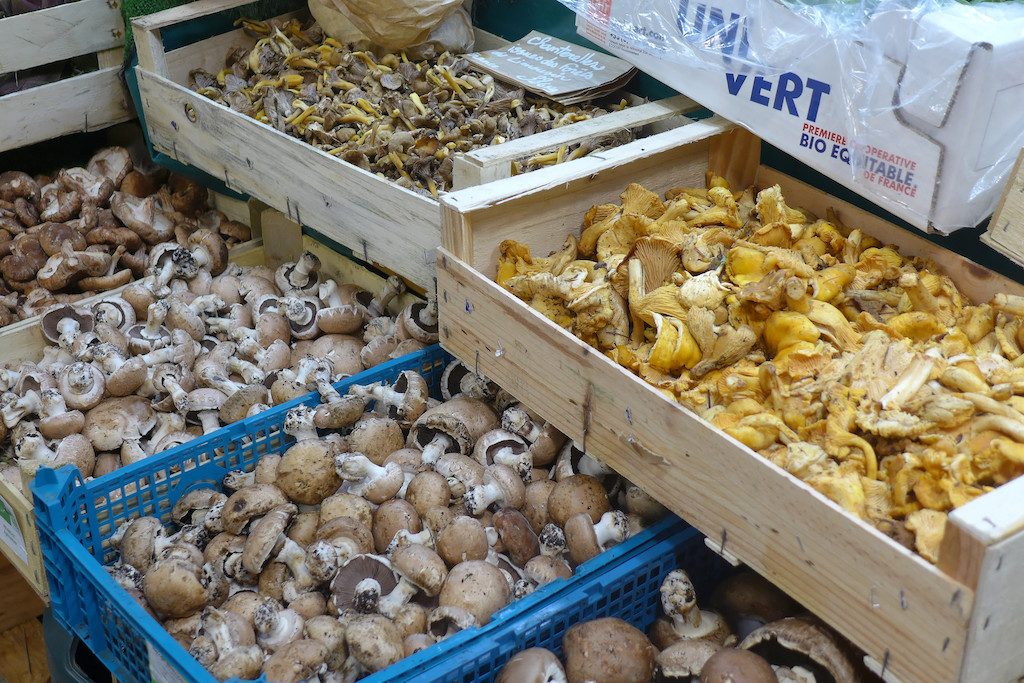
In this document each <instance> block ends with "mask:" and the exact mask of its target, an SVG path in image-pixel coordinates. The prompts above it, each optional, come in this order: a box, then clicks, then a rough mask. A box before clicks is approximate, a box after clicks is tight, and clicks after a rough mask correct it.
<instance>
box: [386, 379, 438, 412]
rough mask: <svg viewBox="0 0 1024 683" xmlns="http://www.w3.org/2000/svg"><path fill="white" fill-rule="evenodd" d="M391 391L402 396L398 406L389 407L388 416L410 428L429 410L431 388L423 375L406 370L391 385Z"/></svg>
mask: <svg viewBox="0 0 1024 683" xmlns="http://www.w3.org/2000/svg"><path fill="white" fill-rule="evenodd" d="M391 390H392V391H395V392H397V393H400V394H402V400H401V402H400V403H399V404H398V405H393V404H392V405H388V407H387V413H386V414H387V416H388V417H390V418H393V419H395V420H398V421H399V422H403V423H405V424H406V426H408V425H409V424H411V423H412V422H413V421H414V420H416V419H418V418H419V417H420V416H421V415H422V414H423V413H424V412H425V411H426V410H427V399H429V398H430V386H429V385H428V384H427V381H426V380H425V379H423V375H421V374H420V373H418V372H416V371H414V370H404V371H402V372H401V373H400V374H399V375H398V379H396V380H395V382H394V383H393V384H392V385H391Z"/></svg>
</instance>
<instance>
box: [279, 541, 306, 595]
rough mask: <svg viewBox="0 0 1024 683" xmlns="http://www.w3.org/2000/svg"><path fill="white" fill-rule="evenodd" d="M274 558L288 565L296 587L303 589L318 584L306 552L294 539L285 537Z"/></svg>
mask: <svg viewBox="0 0 1024 683" xmlns="http://www.w3.org/2000/svg"><path fill="white" fill-rule="evenodd" d="M274 559H275V560H276V561H277V562H283V563H284V564H286V565H288V570H289V571H290V572H291V573H292V577H293V578H294V581H295V584H294V585H295V588H296V589H299V590H303V589H306V588H309V587H311V586H313V585H314V584H316V581H315V580H314V579H313V575H312V574H310V573H309V568H308V567H306V552H305V551H304V550H303V549H302V546H300V545H299V544H298V543H296V542H295V541H293V540H292V539H290V538H288V537H285V539H284V546H283V547H282V548H281V552H279V553H278V554H277V557H276V558H274Z"/></svg>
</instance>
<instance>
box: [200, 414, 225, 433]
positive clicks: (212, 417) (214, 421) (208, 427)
mask: <svg viewBox="0 0 1024 683" xmlns="http://www.w3.org/2000/svg"><path fill="white" fill-rule="evenodd" d="M199 424H201V425H202V426H203V434H204V435H206V434H210V433H211V432H215V431H217V430H218V429H220V418H219V417H218V413H217V411H216V410H202V411H200V412H199Z"/></svg>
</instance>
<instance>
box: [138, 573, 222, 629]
mask: <svg viewBox="0 0 1024 683" xmlns="http://www.w3.org/2000/svg"><path fill="white" fill-rule="evenodd" d="M201 576H202V570H201V569H200V568H199V567H197V566H195V565H194V564H192V563H190V562H187V561H184V560H178V559H167V560H161V561H159V562H157V563H156V564H154V565H153V566H152V567H150V568H149V571H147V572H146V575H145V576H144V577H143V579H142V591H143V593H144V594H145V596H146V601H147V602H148V603H149V605H150V607H152V608H153V610H154V611H155V612H156V613H157V614H159V615H160V616H162V617H164V618H181V617H187V616H189V615H191V614H195V613H196V612H198V611H199V610H201V609H202V608H203V607H204V606H205V605H206V602H207V593H206V588H204V587H203V584H202V581H201Z"/></svg>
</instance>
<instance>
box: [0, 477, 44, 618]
mask: <svg viewBox="0 0 1024 683" xmlns="http://www.w3.org/2000/svg"><path fill="white" fill-rule="evenodd" d="M0 498H2V499H3V501H4V503H5V504H6V507H7V508H9V509H10V511H11V512H12V513H13V514H14V521H15V522H16V523H17V525H18V528H19V529H20V531H21V536H22V540H23V541H24V545H25V555H26V557H25V558H24V559H23V558H22V556H21V552H20V551H15V549H14V548H13V547H12V546H11V545H10V544H8V543H6V542H5V541H4V540H0V554H2V555H3V556H4V557H6V558H7V560H8V561H9V562H10V564H11V566H13V567H14V568H15V569H16V570H18V573H19V574H21V575H22V576H23V577H24V579H25V581H27V582H28V584H29V585H30V586H31V587H32V590H34V591H35V592H36V594H38V595H39V596H40V597H41V598H43V599H44V600H45V599H46V598H47V596H48V595H49V589H48V587H47V583H46V571H45V570H44V569H43V554H42V548H40V547H39V533H38V532H37V531H36V522H35V516H34V514H33V512H32V501H31V500H29V499H28V498H27V497H26V496H25V494H24V493H22V491H21V489H20V488H18V487H17V486H15V485H14V484H12V483H11V482H9V481H7V480H6V479H3V478H0Z"/></svg>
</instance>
